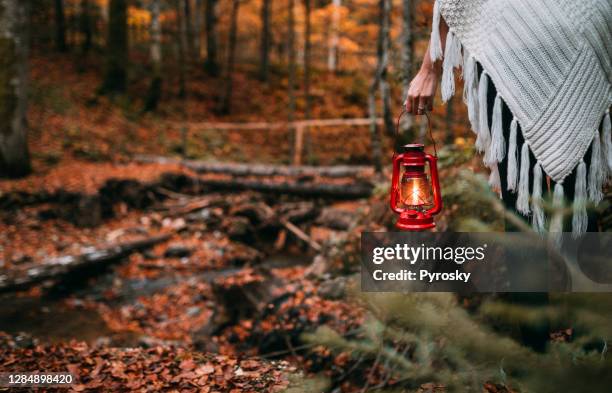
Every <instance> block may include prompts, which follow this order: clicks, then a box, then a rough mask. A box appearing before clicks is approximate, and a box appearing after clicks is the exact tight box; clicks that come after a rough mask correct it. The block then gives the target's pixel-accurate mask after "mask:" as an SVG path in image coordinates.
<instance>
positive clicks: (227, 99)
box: [220, 0, 240, 114]
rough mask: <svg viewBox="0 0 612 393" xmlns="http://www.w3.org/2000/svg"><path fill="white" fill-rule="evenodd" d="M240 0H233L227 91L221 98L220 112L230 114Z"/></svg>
mask: <svg viewBox="0 0 612 393" xmlns="http://www.w3.org/2000/svg"><path fill="white" fill-rule="evenodd" d="M239 8H240V0H232V11H231V12H232V13H231V16H230V31H229V37H228V44H227V47H228V49H227V63H226V64H225V92H224V94H223V98H222V99H221V106H220V112H221V113H224V114H228V113H230V112H231V110H232V93H233V88H234V86H233V84H234V64H235V62H236V40H237V36H238V10H239Z"/></svg>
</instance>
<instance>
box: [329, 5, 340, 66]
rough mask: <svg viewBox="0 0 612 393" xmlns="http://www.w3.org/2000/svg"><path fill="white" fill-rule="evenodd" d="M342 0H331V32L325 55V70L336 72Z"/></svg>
mask: <svg viewBox="0 0 612 393" xmlns="http://www.w3.org/2000/svg"><path fill="white" fill-rule="evenodd" d="M341 5H342V0H332V16H331V30H330V34H331V35H330V39H329V52H328V53H327V69H329V70H330V71H331V72H336V68H337V66H338V44H339V43H340V37H339V35H340V33H339V25H340V6H341Z"/></svg>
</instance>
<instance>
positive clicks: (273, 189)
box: [198, 179, 373, 199]
mask: <svg viewBox="0 0 612 393" xmlns="http://www.w3.org/2000/svg"><path fill="white" fill-rule="evenodd" d="M198 185H199V186H202V187H205V188H209V189H210V190H211V191H221V190H225V191H245V190H251V191H258V192H263V193H276V194H289V195H296V196H302V197H324V198H335V199H359V198H367V197H369V196H370V195H371V193H372V189H373V186H372V184H369V183H362V182H359V183H348V184H329V183H287V182H259V181H253V180H242V179H229V180H212V179H198Z"/></svg>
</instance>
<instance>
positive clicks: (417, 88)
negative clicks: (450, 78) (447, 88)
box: [406, 19, 448, 115]
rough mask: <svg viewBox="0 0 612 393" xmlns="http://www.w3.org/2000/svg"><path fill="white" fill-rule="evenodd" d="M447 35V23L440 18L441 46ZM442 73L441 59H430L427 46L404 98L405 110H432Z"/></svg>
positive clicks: (410, 111) (418, 111) (409, 111)
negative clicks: (418, 69) (419, 66)
mask: <svg viewBox="0 0 612 393" xmlns="http://www.w3.org/2000/svg"><path fill="white" fill-rule="evenodd" d="M447 35H448V25H447V24H446V22H445V21H444V19H442V20H441V21H440V40H441V42H442V48H444V47H445V46H446V36H447ZM440 75H442V61H440V60H437V61H436V62H435V63H433V62H432V61H431V56H430V54H429V46H428V47H427V50H426V51H425V56H424V57H423V64H421V70H420V71H419V73H418V74H417V75H416V76H415V77H414V79H413V80H412V82H410V87H409V88H408V98H406V112H408V113H412V114H413V115H423V114H425V111H431V110H433V100H434V96H435V95H436V90H437V89H438V79H439V78H440Z"/></svg>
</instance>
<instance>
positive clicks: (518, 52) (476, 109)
mask: <svg viewBox="0 0 612 393" xmlns="http://www.w3.org/2000/svg"><path fill="white" fill-rule="evenodd" d="M564 16H565V17H567V19H563V20H564V21H571V23H569V25H568V24H563V23H557V22H556V21H555V20H560V19H561V18H563V17H564ZM555 18H556V19H555ZM610 18H612V2H609V1H607V0H581V1H580V2H575V1H572V0H508V1H504V2H497V1H492V0H436V2H435V5H434V17H433V26H432V34H431V42H430V55H431V58H432V60H434V61H436V60H443V62H442V64H443V72H442V74H443V77H442V84H441V90H442V98H443V101H444V102H446V101H448V100H449V99H450V98H451V97H452V95H453V94H454V93H455V80H454V70H455V69H457V68H462V77H463V79H464V91H463V100H464V102H465V103H466V105H467V107H468V118H469V120H470V124H471V126H472V129H473V131H474V133H475V134H476V137H477V138H476V148H477V150H478V151H479V152H482V153H483V156H484V157H483V161H484V163H485V165H486V166H487V167H489V168H490V169H491V176H490V179H489V183H490V184H491V185H492V186H493V187H494V188H497V187H500V179H499V170H498V163H499V162H501V161H502V160H503V158H504V157H506V156H507V157H508V164H507V165H508V168H507V169H508V171H507V189H508V191H511V192H518V198H517V210H518V211H519V212H520V213H521V214H523V215H525V216H529V215H531V216H532V219H531V221H532V224H533V227H534V229H535V230H536V231H538V232H543V231H544V230H545V225H546V224H545V223H546V222H547V221H548V222H550V225H549V228H548V230H549V232H551V235H553V233H554V235H553V238H554V239H555V240H557V239H559V238H560V236H559V235H560V232H562V230H563V216H562V213H559V212H560V211H562V210H563V205H564V201H563V199H564V191H563V190H564V185H563V181H564V179H565V178H566V177H567V176H568V175H569V174H570V173H572V171H573V170H574V169H576V183H575V185H574V187H575V197H574V201H573V208H572V210H573V219H572V233H573V235H574V236H580V235H581V234H582V233H584V232H585V231H586V229H587V218H586V204H587V201H590V202H591V203H598V202H599V201H601V199H602V198H603V192H602V190H603V187H604V185H605V184H606V183H607V182H609V181H610V179H611V178H612V141H611V140H610V138H611V135H610V134H611V130H610V112H609V108H610V105H611V103H612V88H611V85H610V80H612V71H611V62H612V60H610V59H612V53H609V51H610V45H609V42H605V41H606V40H609V39H610V37H612V31H610V24H609V23H607V20H610ZM442 19H444V20H445V22H446V23H447V24H448V26H449V32H448V36H447V42H446V46H445V48H444V51H442V43H441V39H440V31H439V29H440V23H441V20H442ZM530 24H537V25H538V26H537V27H538V28H537V29H530V28H529V25H530ZM534 48H536V49H537V50H535V51H534V50H533V49H534ZM477 63H479V64H480V65H481V66H482V68H483V72H482V74H481V76H480V80H479V78H478V71H477ZM489 79H490V80H491V81H492V82H493V84H494V85H495V87H496V90H497V96H496V98H495V105H494V108H493V115H492V118H493V121H492V122H491V127H489V123H488V108H487V105H488V102H487V94H488V91H487V85H488V80H489ZM502 105H506V106H507V107H508V108H509V109H510V111H511V112H512V115H513V119H512V123H511V130H510V137H509V141H508V143H506V141H505V140H504V136H503V131H502V124H501V107H502ZM600 125H601V127H600ZM519 126H520V130H521V134H522V136H523V139H524V140H525V142H524V143H523V145H522V146H520V154H519V147H518V146H517V129H518V128H519ZM600 128H601V134H600ZM589 146H592V149H591V157H590V158H591V162H590V166H589V168H588V169H587V167H586V165H585V163H584V161H583V157H584V156H585V154H586V152H587V150H588V148H589ZM506 149H507V150H506ZM530 151H531V153H532V154H533V155H534V156H535V157H536V164H535V167H534V169H533V176H534V182H533V183H534V186H533V189H532V190H531V191H532V192H531V194H530V193H529V191H530V190H529V175H530V170H529V153H530ZM519 160H520V163H519ZM542 172H544V173H546V174H547V175H548V176H549V177H550V178H551V179H552V180H553V181H554V182H555V186H554V197H553V208H554V209H553V210H554V211H553V213H552V217H550V218H549V220H547V219H546V217H545V213H544V211H543V208H542V204H543V201H542V189H541V181H542V180H541V179H542Z"/></svg>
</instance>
